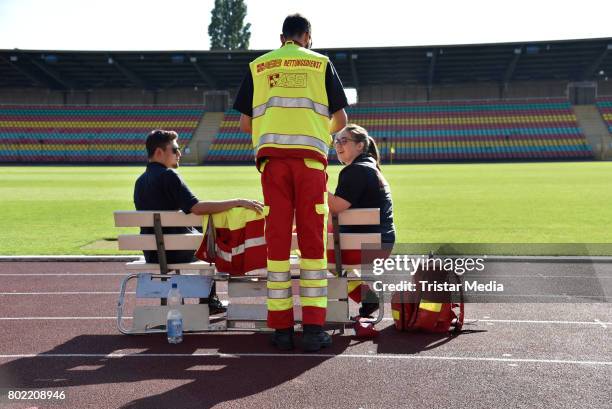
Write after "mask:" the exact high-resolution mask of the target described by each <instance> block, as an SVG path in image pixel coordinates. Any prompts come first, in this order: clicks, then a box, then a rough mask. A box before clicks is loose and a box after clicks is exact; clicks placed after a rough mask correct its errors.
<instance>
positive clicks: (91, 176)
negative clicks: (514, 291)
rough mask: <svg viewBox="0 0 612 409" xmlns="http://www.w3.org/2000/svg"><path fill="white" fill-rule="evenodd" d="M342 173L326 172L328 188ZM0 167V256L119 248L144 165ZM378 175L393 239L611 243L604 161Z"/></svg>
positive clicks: (229, 182)
mask: <svg viewBox="0 0 612 409" xmlns="http://www.w3.org/2000/svg"><path fill="white" fill-rule="evenodd" d="M340 169H341V168H340V167H339V166H332V167H330V168H329V176H330V179H329V186H330V189H331V190H332V191H333V188H334V187H335V185H336V181H337V176H338V172H339V171H340ZM2 170H3V174H4V176H3V178H2V179H1V180H0V197H1V198H2V200H1V203H2V213H3V215H2V223H1V228H0V255H25V254H118V253H119V252H118V251H117V250H116V243H114V242H113V241H112V240H113V239H114V238H116V236H117V234H119V233H120V232H129V231H134V232H135V231H136V229H131V230H130V229H117V228H115V227H113V217H112V212H113V211H114V210H132V209H133V204H132V187H133V184H134V180H135V179H136V178H137V176H138V175H139V174H140V173H142V171H143V168H142V167H3V168H2ZM383 171H384V173H385V175H386V177H387V179H388V180H389V183H390V184H391V188H392V191H393V199H394V207H395V222H396V227H397V230H398V238H397V239H398V242H399V243H612V163H606V162H579V163H567V162H566V163H518V164H516V163H514V164H450V165H393V166H389V165H387V166H384V168H383ZM180 173H181V174H182V175H183V177H184V178H185V180H186V181H187V183H188V184H189V186H190V187H191V188H192V190H193V191H194V192H195V193H196V195H197V196H198V197H199V198H200V199H201V200H206V199H211V200H215V199H225V198H232V197H247V198H257V199H260V200H261V199H262V195H261V191H260V186H259V175H258V173H257V171H256V170H255V169H254V168H253V167H248V166H244V167H217V166H204V167H183V168H181V169H180ZM604 247H606V248H607V247H610V248H612V245H610V246H604ZM532 251H533V252H536V253H537V252H538V251H540V250H532ZM493 252H495V251H493ZM501 252H502V253H503V252H504V251H501ZM563 252H569V253H571V252H572V251H567V250H564V251H561V253H563ZM595 252H596V253H598V254H605V253H608V254H612V251H611V252H608V251H607V250H605V249H604V250H601V249H600V250H596V251H595Z"/></svg>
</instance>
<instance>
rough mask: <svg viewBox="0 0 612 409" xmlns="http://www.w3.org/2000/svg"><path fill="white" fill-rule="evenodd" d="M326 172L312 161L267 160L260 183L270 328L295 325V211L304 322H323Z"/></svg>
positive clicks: (325, 271)
mask: <svg viewBox="0 0 612 409" xmlns="http://www.w3.org/2000/svg"><path fill="white" fill-rule="evenodd" d="M326 184H327V174H326V173H325V167H324V165H323V164H322V163H320V162H317V161H315V160H312V159H298V158H277V157H272V158H269V159H268V161H267V162H266V163H265V165H264V166H263V170H262V174H261V185H262V189H263V195H264V202H265V208H264V214H265V215H266V228H265V237H266V244H267V247H268V261H267V268H268V283H267V287H268V302H267V305H268V327H269V328H274V329H282V328H289V327H292V326H293V325H294V317H293V294H292V291H291V275H290V265H289V257H290V252H291V236H292V225H293V218H294V215H295V223H296V232H297V238H298V246H299V249H300V254H301V257H300V304H301V305H302V323H303V324H311V325H323V324H324V323H325V313H326V309H327V257H326V252H325V249H326V244H327V212H328V208H327V188H326Z"/></svg>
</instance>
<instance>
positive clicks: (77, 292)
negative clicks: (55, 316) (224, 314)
mask: <svg viewBox="0 0 612 409" xmlns="http://www.w3.org/2000/svg"><path fill="white" fill-rule="evenodd" d="M108 294H115V295H117V294H120V292H119V291H43V292H2V293H0V295H108ZM125 294H126V295H127V294H136V292H135V291H126V292H125ZM217 294H227V292H224V291H217Z"/></svg>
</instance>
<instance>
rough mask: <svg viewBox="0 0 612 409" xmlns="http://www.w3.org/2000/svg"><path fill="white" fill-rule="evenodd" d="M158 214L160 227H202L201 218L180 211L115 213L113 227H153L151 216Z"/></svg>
mask: <svg viewBox="0 0 612 409" xmlns="http://www.w3.org/2000/svg"><path fill="white" fill-rule="evenodd" d="M154 213H159V215H160V218H161V224H162V226H166V227H168V226H172V227H174V226H181V227H186V226H187V227H189V226H202V216H198V215H195V214H193V213H192V214H185V213H183V212H181V211H178V212H175V211H159V212H152V211H136V210H133V211H117V212H115V213H114V215H115V227H153V214H154Z"/></svg>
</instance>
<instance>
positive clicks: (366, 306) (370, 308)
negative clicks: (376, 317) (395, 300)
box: [359, 289, 378, 318]
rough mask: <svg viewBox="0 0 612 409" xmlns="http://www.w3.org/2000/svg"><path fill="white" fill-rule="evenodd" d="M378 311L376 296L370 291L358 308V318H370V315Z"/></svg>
mask: <svg viewBox="0 0 612 409" xmlns="http://www.w3.org/2000/svg"><path fill="white" fill-rule="evenodd" d="M377 310H378V295H376V293H375V292H374V291H372V290H371V289H368V291H367V292H366V293H365V295H364V297H363V300H362V301H361V307H359V316H360V317H362V318H372V313H374V312H376V311H377Z"/></svg>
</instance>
